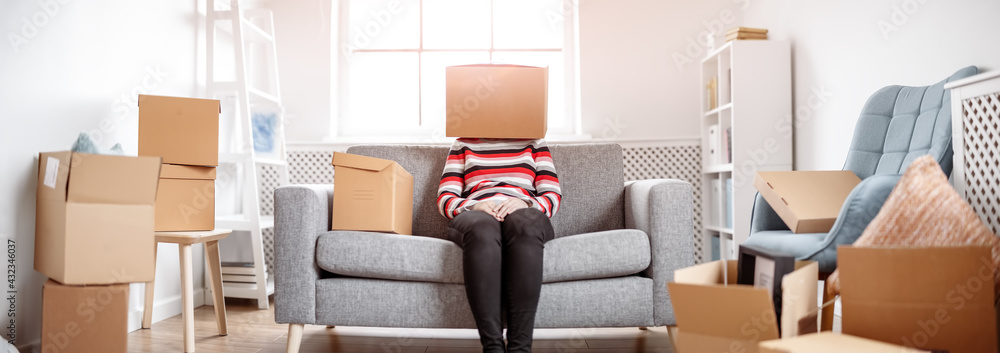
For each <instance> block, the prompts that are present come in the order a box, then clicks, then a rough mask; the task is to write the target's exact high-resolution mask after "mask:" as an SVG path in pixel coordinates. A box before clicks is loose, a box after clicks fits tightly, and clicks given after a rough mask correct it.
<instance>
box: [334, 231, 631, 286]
mask: <svg viewBox="0 0 1000 353" xmlns="http://www.w3.org/2000/svg"><path fill="white" fill-rule="evenodd" d="M317 242H318V244H317V246H316V260H317V261H316V262H317V264H319V267H320V268H322V269H324V270H326V271H328V272H331V273H334V274H338V275H342V276H351V277H363V278H378V279H390V280H399V281H419V282H436V283H464V281H463V277H464V276H463V275H462V248H461V247H459V246H458V245H455V243H452V242H450V241H447V240H442V239H438V238H431V237H422V236H412V235H397V234H386V233H371V232H355V231H331V232H327V233H324V234H322V235H320V237H319V240H317ZM649 260H650V250H649V238H648V237H647V236H646V234H645V233H643V232H642V231H639V230H634V229H620V230H611V231H604V232H597V233H586V234H579V235H574V236H568V237H562V238H557V239H554V240H552V241H549V242H548V243H546V244H545V260H544V264H545V265H544V270H543V275H542V281H543V282H544V283H550V282H562V281H574V280H582V279H597V278H610V277H620V276H624V275H630V274H635V273H638V272H642V271H643V270H645V269H646V268H647V267H649Z"/></svg>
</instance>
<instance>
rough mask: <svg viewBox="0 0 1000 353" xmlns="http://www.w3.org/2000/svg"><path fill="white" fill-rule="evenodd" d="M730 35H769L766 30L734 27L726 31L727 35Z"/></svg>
mask: <svg viewBox="0 0 1000 353" xmlns="http://www.w3.org/2000/svg"><path fill="white" fill-rule="evenodd" d="M730 33H765V34H766V33H767V29H766V28H753V27H733V28H730V29H728V30H726V34H730Z"/></svg>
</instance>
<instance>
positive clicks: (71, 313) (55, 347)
mask: <svg viewBox="0 0 1000 353" xmlns="http://www.w3.org/2000/svg"><path fill="white" fill-rule="evenodd" d="M128 314H129V313H128V285H127V284H115V285H98V286H70V285H63V284H60V283H58V282H56V281H53V280H48V281H47V282H45V285H44V286H42V337H41V351H42V352H60V353H73V352H79V353H90V352H101V353H118V352H120V353H124V352H126V351H127V348H128Z"/></svg>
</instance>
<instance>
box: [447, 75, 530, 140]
mask: <svg viewBox="0 0 1000 353" xmlns="http://www.w3.org/2000/svg"><path fill="white" fill-rule="evenodd" d="M445 86H446V89H445V91H446V92H445V104H446V106H447V109H446V120H447V121H446V123H447V126H446V127H445V135H447V136H448V137H480V138H509V139H540V138H544V137H545V132H546V130H547V129H548V125H547V120H548V119H547V117H548V92H549V88H548V86H549V69H548V67H536V66H521V65H506V64H478V65H461V66H449V67H447V68H445Z"/></svg>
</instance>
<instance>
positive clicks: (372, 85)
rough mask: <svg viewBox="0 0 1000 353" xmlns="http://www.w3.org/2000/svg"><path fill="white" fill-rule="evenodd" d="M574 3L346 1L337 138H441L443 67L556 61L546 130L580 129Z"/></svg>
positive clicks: (520, 0)
mask: <svg viewBox="0 0 1000 353" xmlns="http://www.w3.org/2000/svg"><path fill="white" fill-rule="evenodd" d="M575 3H576V1H573V0H343V1H340V8H339V11H340V13H339V18H340V21H339V22H340V23H341V25H340V28H339V31H338V33H339V35H338V37H339V38H338V40H339V41H340V43H339V44H340V45H339V46H338V47H339V48H340V50H339V55H337V60H338V64H337V65H338V67H339V69H338V76H339V79H338V80H337V82H338V86H337V88H338V92H339V93H338V97H339V99H338V114H337V116H336V117H335V118H334V119H335V122H334V124H332V125H333V126H334V129H336V131H334V136H371V135H376V136H400V137H418V138H427V137H432V138H438V137H443V136H444V127H445V110H446V109H445V98H444V97H445V86H444V75H445V67H447V66H452V65H462V64H475V63H485V62H503V63H510V64H520V65H533V66H548V67H549V112H548V116H549V118H548V119H549V121H548V126H549V134H571V133H573V132H574V127H575V125H576V120H577V119H576V118H575V117H576V109H575V106H576V105H575V102H576V95H577V94H576V91H577V90H576V88H575V87H576V74H575V72H576V60H575V54H574V51H573V49H574V47H575V45H574V43H575V33H576V31H575V30H574V28H575V27H574V24H573V22H574V21H573V18H574V14H575V7H574V6H573V4H575Z"/></svg>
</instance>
